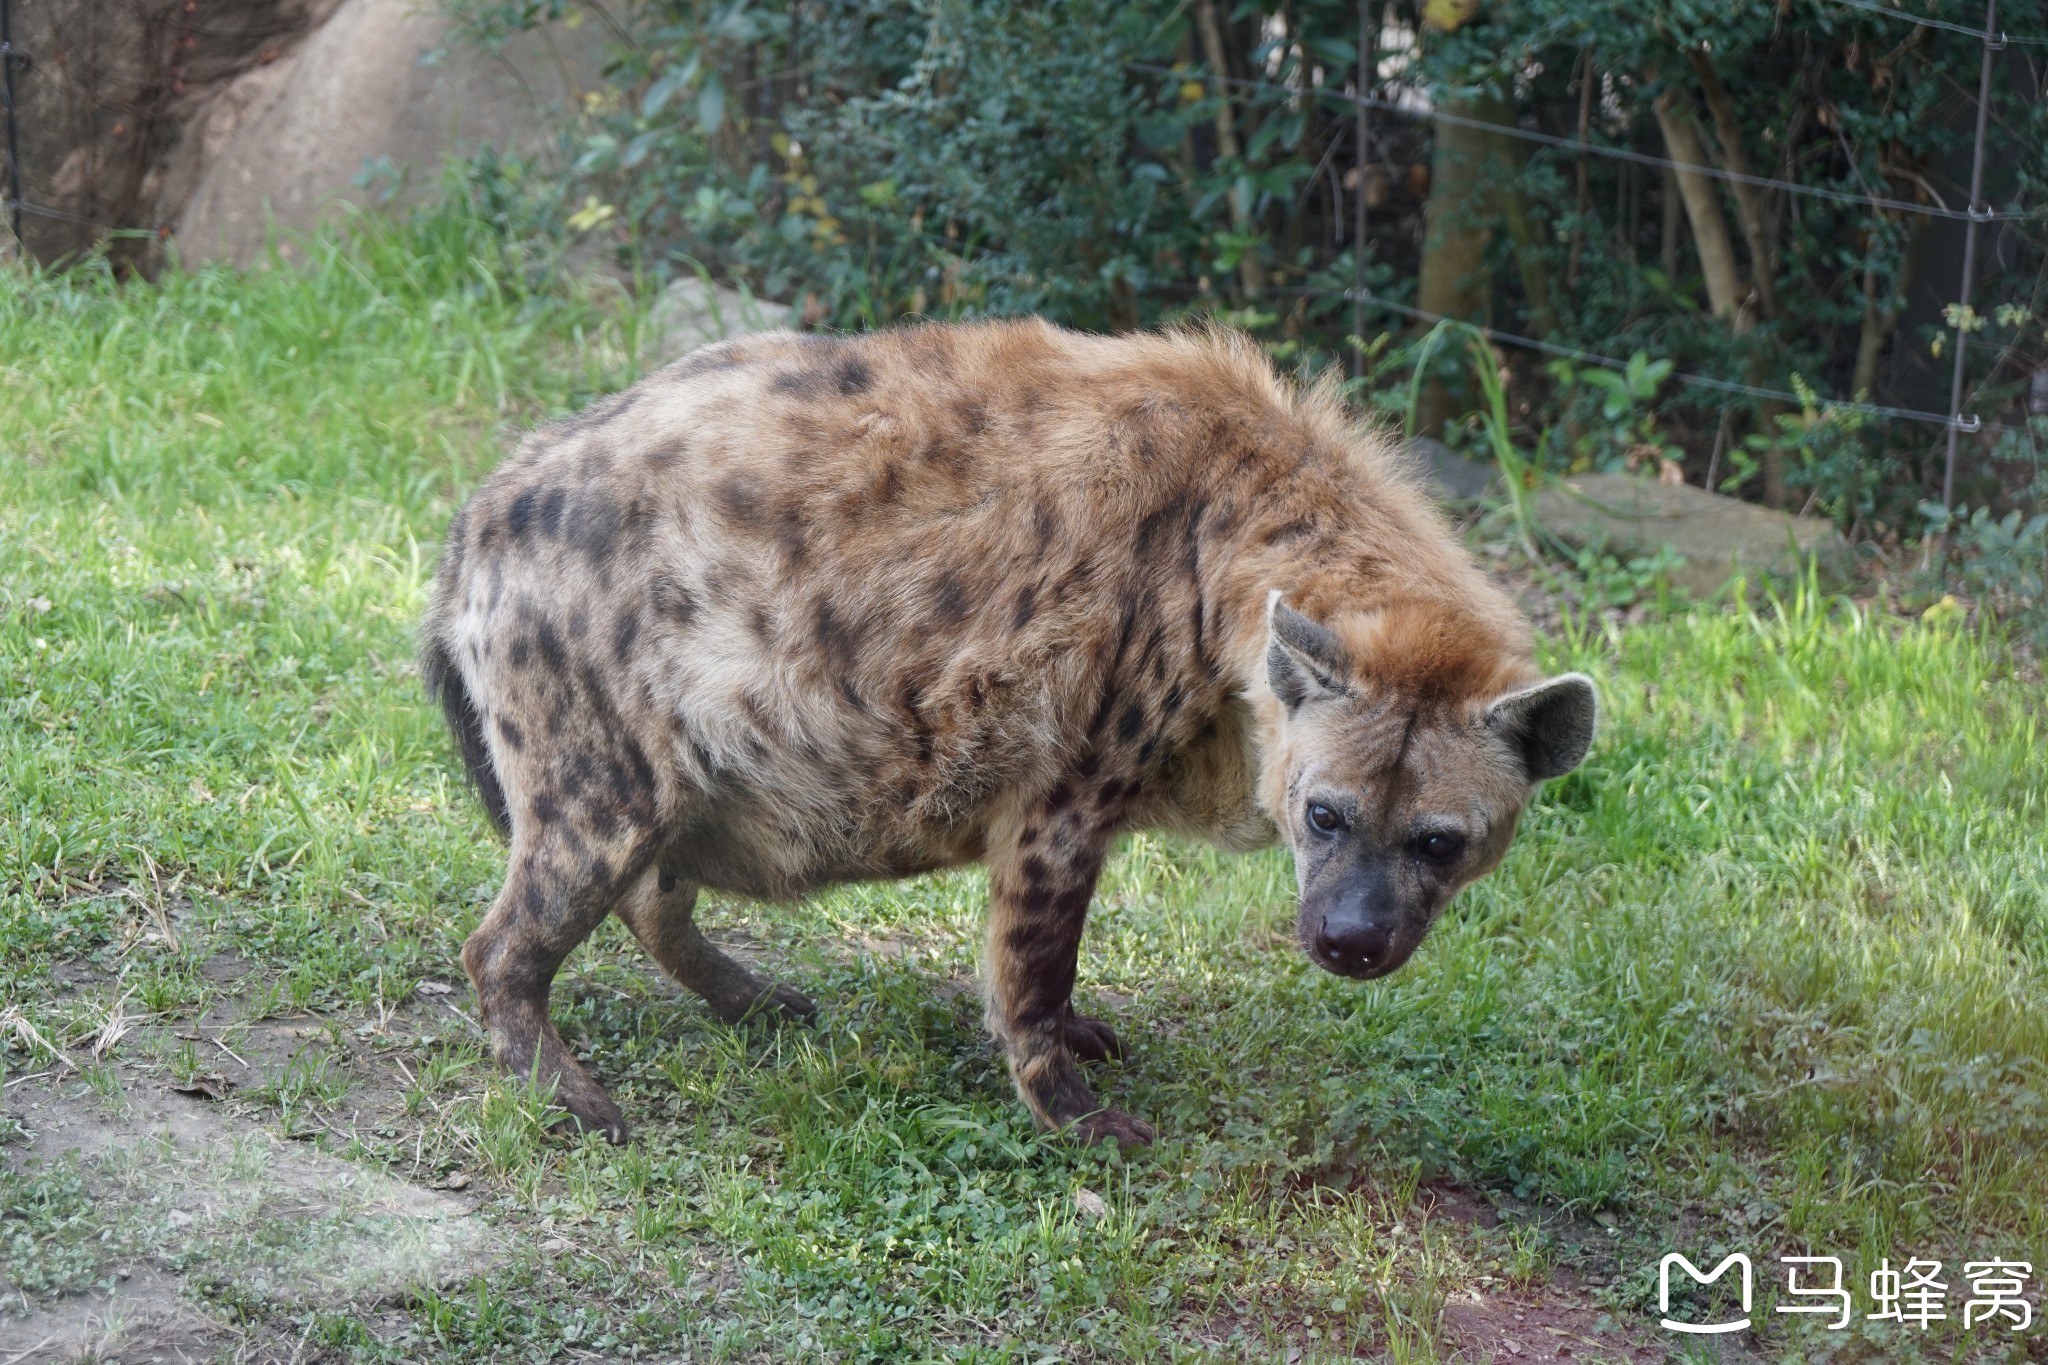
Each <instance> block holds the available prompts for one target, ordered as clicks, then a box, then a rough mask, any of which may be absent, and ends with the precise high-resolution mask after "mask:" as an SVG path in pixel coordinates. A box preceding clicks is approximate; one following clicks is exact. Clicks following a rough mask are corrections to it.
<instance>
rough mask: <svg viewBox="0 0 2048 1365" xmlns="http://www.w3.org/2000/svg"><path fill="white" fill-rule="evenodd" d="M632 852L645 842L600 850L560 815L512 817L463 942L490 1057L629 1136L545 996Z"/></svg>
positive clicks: (583, 1118)
mask: <svg viewBox="0 0 2048 1365" xmlns="http://www.w3.org/2000/svg"><path fill="white" fill-rule="evenodd" d="M636 860H637V862H639V863H644V862H645V860H646V852H645V850H644V849H641V850H638V851H637V854H636V850H635V849H634V847H633V846H632V845H631V844H628V845H626V846H623V847H610V846H608V847H606V848H605V849H604V850H603V851H602V852H599V851H596V850H594V849H593V848H592V847H591V846H590V845H589V844H587V843H585V842H583V841H582V840H580V839H578V838H577V837H575V836H574V835H572V834H571V833H570V832H569V831H568V829H567V828H566V826H564V825H563V824H562V823H560V822H559V821H558V822H556V823H554V824H551V825H543V824H540V823H539V822H537V821H534V820H527V821H524V822H521V823H515V824H514V826H513V835H512V857H511V862H510V865H509V866H508V868H507V871H506V874H505V885H504V886H503V888H501V889H500V890H499V892H498V899H497V900H496V901H494V902H493V903H492V905H491V910H490V913H489V914H487V915H485V916H484V921H483V923H482V924H479V925H478V926H477V928H476V932H475V933H473V934H471V935H470V936H469V938H468V940H467V941H466V942H465V943H464V944H463V945H462V965H463V968H464V970H466V971H467V972H468V973H469V979H470V982H471V984H473V985H474V986H475V987H476V998H477V1004H478V1005H479V1006H480V1007H481V1009H482V1011H483V1017H484V1027H485V1028H486V1029H487V1030H488V1031H489V1033H490V1039H491V1055H492V1056H493V1057H495V1058H496V1059H497V1061H498V1063H499V1064H500V1065H501V1066H503V1067H504V1068H505V1069H506V1070H508V1071H510V1072H512V1073H513V1074H514V1075H518V1076H529V1075H530V1076H533V1077H535V1078H536V1079H538V1080H540V1081H541V1082H543V1083H546V1082H549V1081H552V1082H553V1083H554V1086H555V1103H556V1104H559V1105H560V1106H561V1107H562V1108H564V1109H566V1110H568V1111H569V1116H570V1118H571V1119H572V1120H573V1121H574V1123H575V1125H576V1126H577V1127H579V1128H581V1129H582V1130H583V1131H585V1132H597V1133H603V1134H604V1135H605V1136H606V1137H607V1138H609V1139H610V1140H611V1141H613V1142H615V1143H618V1142H624V1141H625V1140H626V1120H625V1116H624V1115H622V1114H621V1113H620V1112H619V1106H618V1105H617V1104H615V1103H613V1102H612V1098H611V1096H609V1095H607V1094H605V1092H604V1087H602V1086H600V1085H599V1084H598V1083H597V1081H596V1080H595V1079H593V1078H592V1077H591V1075H590V1073H589V1072H588V1071H585V1070H584V1069H583V1064H582V1063H580V1062H578V1061H577V1060H576V1058H575V1057H574V1056H573V1055H572V1054H571V1053H570V1051H569V1049H568V1047H567V1045H565V1044H564V1043H563V1042H562V1035H561V1034H560V1033H557V1032H556V1031H555V1025H554V1021H553V1020H552V1019H550V1018H549V1017H548V996H549V993H550V991H551V989H552V987H553V986H554V981H555V973H556V972H557V971H558V970H560V968H561V965H562V962H563V960H564V959H565V958H567V957H568V956H569V953H570V952H571V950H573V949H574V948H575V947H576V945H577V944H579V943H581V942H582V941H583V940H584V939H585V938H587V937H589V935H590V931H591V930H592V929H595V928H596V927H597V925H598V922H599V921H601V920H602V919H603V918H604V917H605V914H606V913H607V912H608V911H609V910H610V909H611V907H612V903H613V902H614V901H616V900H617V899H618V897H619V893H620V891H621V890H622V889H623V887H624V886H625V884H626V883H627V882H629V881H630V880H632V879H633V878H636V877H637V876H638V875H639V873H640V867H639V866H636V865H635V863H636Z"/></svg>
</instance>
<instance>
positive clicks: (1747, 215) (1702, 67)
mask: <svg viewBox="0 0 2048 1365" xmlns="http://www.w3.org/2000/svg"><path fill="white" fill-rule="evenodd" d="M1686 59H1687V60H1688V61H1690V62H1691V63H1692V69H1693V74H1694V75H1696V76H1698V77H1699V82H1700V89H1701V90H1702V91H1703V92H1704V93H1705V94H1706V97H1707V110H1708V112H1709V113H1711V114H1712V115H1713V116H1714V136H1715V137H1717V138H1719V139H1720V142H1721V158H1722V168H1723V169H1724V170H1728V171H1732V172H1734V173H1735V174H1736V175H1752V174H1754V172H1752V171H1751V170H1750V169H1749V156H1748V153H1746V152H1745V151H1744V150H1743V147H1742V124H1741V122H1740V120H1738V119H1737V118H1736V115H1735V101H1734V100H1732V99H1730V98H1729V97H1728V87H1726V86H1724V85H1722V84H1721V73H1720V72H1718V71H1716V70H1715V69H1714V59H1713V58H1712V57H1710V56H1709V55H1708V54H1707V52H1706V50H1705V49H1704V48H1697V47H1696V48H1694V49H1692V51H1690V52H1688V53H1687V54H1686ZM1728 188H1729V189H1730V190H1731V191H1733V192H1734V195H1735V217H1736V220H1737V221H1738V222H1740V223H1741V224H1742V237H1743V241H1744V242H1745V243H1747V244H1748V246H1749V278H1750V286H1751V287H1752V288H1754V289H1755V290H1756V308H1757V312H1758V314H1760V315H1761V316H1763V317H1765V318H1774V317H1776V316H1778V286H1777V281H1776V279H1775V276H1776V274H1777V269H1778V254H1777V252H1775V251H1773V250H1772V249H1771V235H1770V229H1769V227H1768V226H1767V225H1766V221H1765V215H1764V200H1763V193H1762V191H1761V190H1760V189H1759V188H1758V187H1757V186H1755V185H1748V184H1744V183H1743V182H1742V181H1740V180H1731V181H1729V182H1728Z"/></svg>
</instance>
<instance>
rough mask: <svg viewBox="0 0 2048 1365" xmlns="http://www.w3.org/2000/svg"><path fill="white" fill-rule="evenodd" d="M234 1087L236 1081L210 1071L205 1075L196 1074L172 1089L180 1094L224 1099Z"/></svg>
mask: <svg viewBox="0 0 2048 1365" xmlns="http://www.w3.org/2000/svg"><path fill="white" fill-rule="evenodd" d="M234 1088H235V1083H234V1082H233V1081H231V1080H229V1079H228V1078H227V1077H225V1076H222V1075H219V1074H217V1073H215V1072H211V1071H209V1072H206V1073H205V1074H203V1075H199V1076H194V1077H193V1078H192V1079H191V1080H189V1081H187V1082H185V1083H184V1084H183V1085H174V1086H172V1087H171V1091H172V1093H174V1094H178V1095H197V1096H198V1097H199V1098H200V1099H203V1100H224V1099H226V1098H227V1097H228V1091H230V1090H233V1089H234Z"/></svg>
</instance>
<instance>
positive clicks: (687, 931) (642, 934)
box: [612, 867, 818, 1024]
mask: <svg viewBox="0 0 2048 1365" xmlns="http://www.w3.org/2000/svg"><path fill="white" fill-rule="evenodd" d="M612 908H613V910H614V912H615V913H616V914H617V915H618V917H619V918H620V919H622V920H624V921H625V923H626V927H627V928H628V929H631V930H632V931H633V937H634V938H637V939H639V940H640V946H641V947H643V948H645V949H646V950H647V953H648V956H650V957H652V958H653V959H654V960H655V961H656V962H659V963H660V964H661V969H662V970H663V971H665V972H667V973H668V974H669V975H670V976H672V977H674V978H675V980H676V982H677V984H679V985H683V986H687V987H689V988H690V989H691V990H693V991H695V992H696V993H697V994H698V995H701V996H703V997H704V1003H705V1004H707V1005H709V1006H710V1007H711V1012H712V1013H713V1014H715V1015H717V1016H718V1017H719V1018H720V1019H721V1020H723V1021H724V1022H726V1023H728V1024H737V1023H739V1022H740V1021H741V1020H742V1019H745V1018H747V1017H748V1016H750V1015H755V1014H762V1013H767V1012H771V1011H772V1012H777V1013H781V1014H784V1015H788V1016H790V1017H792V1018H795V1019H808V1018H810V1017H811V1016H812V1015H814V1014H816V1013H817V1012H818V1007H817V1005H816V1004H815V1003H814V1002H813V1001H812V1000H811V998H810V997H809V996H807V995H805V994H804V993H803V992H801V991H799V990H796V989H795V988H794V987H791V986H784V985H780V984H778V983H776V982H773V981H770V980H768V979H767V978H766V977H764V976H760V975H757V974H756V973H754V972H752V971H749V970H748V969H747V968H746V967H744V966H742V965H741V964H740V963H738V962H737V961H735V960H734V959H733V958H732V957H731V956H730V955H728V954H727V953H725V952H723V951H721V950H720V949H719V948H718V947H717V946H716V945H714V944H713V943H712V942H711V940H710V939H707V938H705V937H704V931H703V930H701V929H699V928H698V927H697V918H696V909H697V887H696V885H695V883H692V882H687V881H683V880H682V879H680V878H678V877H677V876H676V875H675V874H674V873H672V872H669V871H666V870H664V869H662V868H660V867H650V868H648V869H647V870H646V871H645V872H643V873H642V874H641V875H640V880H639V881H638V882H637V883H636V884H635V885H634V886H633V887H631V888H630V889H629V890H628V891H627V892H626V894H625V895H624V896H622V897H620V899H619V903H618V904H617V905H616V906H614V907H612Z"/></svg>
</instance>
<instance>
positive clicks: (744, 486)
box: [713, 474, 761, 526]
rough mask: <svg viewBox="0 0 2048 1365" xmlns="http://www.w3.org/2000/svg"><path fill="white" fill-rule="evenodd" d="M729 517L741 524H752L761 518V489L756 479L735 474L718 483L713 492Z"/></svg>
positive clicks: (720, 506)
mask: <svg viewBox="0 0 2048 1365" xmlns="http://www.w3.org/2000/svg"><path fill="white" fill-rule="evenodd" d="M713 496H714V497H716V498H717V500H718V506H719V508H720V509H721V510H722V511H723V512H724V513H725V515H726V517H727V519H729V520H730V521H732V522H733V523H735V524H736V525H740V526H752V525H754V524H755V523H756V522H758V521H760V519H761V491H760V489H759V488H757V487H756V486H755V485H754V481H753V480H752V479H749V478H747V477H745V476H744V475H739V474H735V475H733V476H732V477H731V478H729V479H726V480H725V481H724V482H723V483H721V484H719V485H718V489H717V492H716V493H714V494H713Z"/></svg>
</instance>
